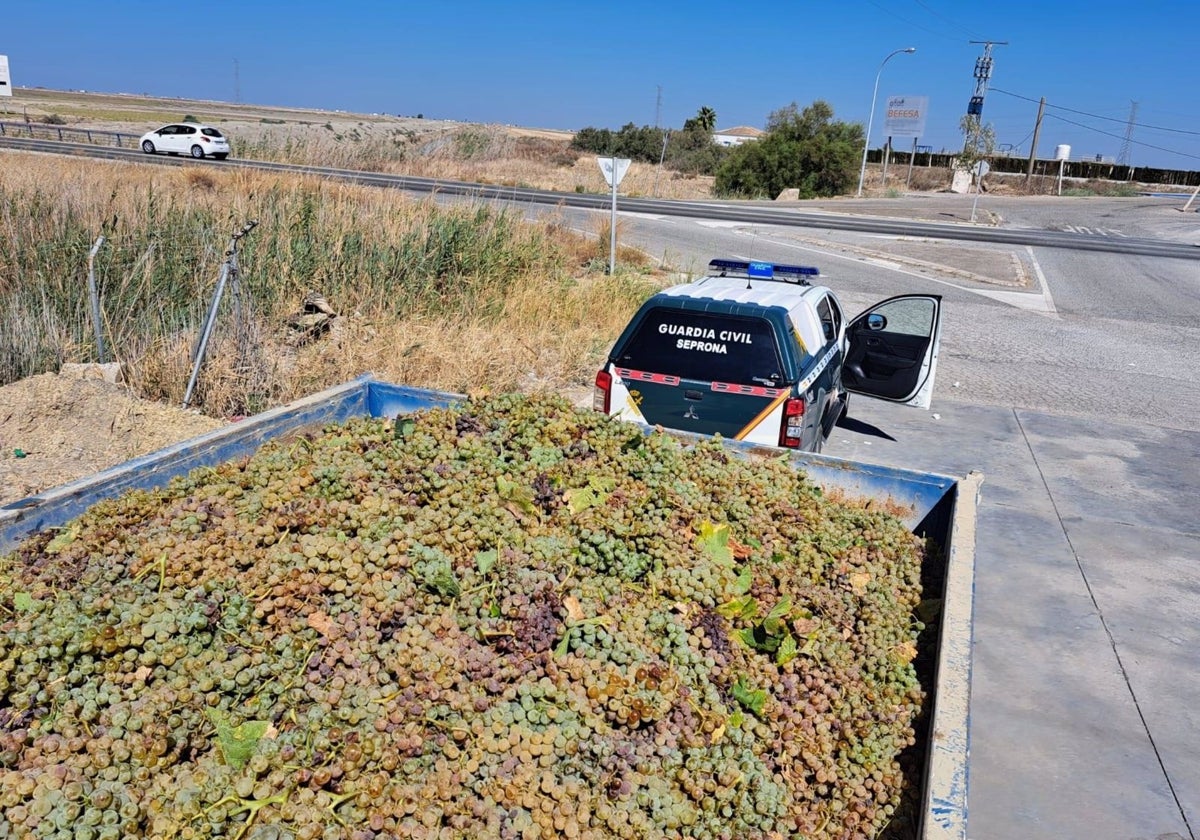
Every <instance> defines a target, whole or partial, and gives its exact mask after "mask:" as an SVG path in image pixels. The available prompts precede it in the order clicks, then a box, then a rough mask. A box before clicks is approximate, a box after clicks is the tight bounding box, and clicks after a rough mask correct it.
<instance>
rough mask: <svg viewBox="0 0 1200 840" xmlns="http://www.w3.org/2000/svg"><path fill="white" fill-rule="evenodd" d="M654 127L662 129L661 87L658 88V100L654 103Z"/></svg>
mask: <svg viewBox="0 0 1200 840" xmlns="http://www.w3.org/2000/svg"><path fill="white" fill-rule="evenodd" d="M654 127H655V128H661V127H662V85H659V86H658V99H656V100H655V102H654Z"/></svg>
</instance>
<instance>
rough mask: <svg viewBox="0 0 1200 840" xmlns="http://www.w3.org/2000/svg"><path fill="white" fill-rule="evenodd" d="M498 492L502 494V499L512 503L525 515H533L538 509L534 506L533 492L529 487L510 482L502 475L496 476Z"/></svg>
mask: <svg viewBox="0 0 1200 840" xmlns="http://www.w3.org/2000/svg"><path fill="white" fill-rule="evenodd" d="M496 491H497V492H498V493H499V494H500V498H501V499H503V500H504V501H506V502H511V503H512V504H514V505H516V507H517V508H519V509H520V510H522V511H524V512H525V513H533V512H534V510H535V509H536V508H535V507H534V504H533V490H532V489H530V488H529V487H522V486H521V485H519V484H517V482H515V481H509V480H508V479H507V478H505V477H504V476H502V475H498V476H496Z"/></svg>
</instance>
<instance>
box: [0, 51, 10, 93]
mask: <svg viewBox="0 0 1200 840" xmlns="http://www.w3.org/2000/svg"><path fill="white" fill-rule="evenodd" d="M0 96H12V80H11V79H9V78H8V56H6V55H0Z"/></svg>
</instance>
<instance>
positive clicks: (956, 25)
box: [913, 0, 979, 38]
mask: <svg viewBox="0 0 1200 840" xmlns="http://www.w3.org/2000/svg"><path fill="white" fill-rule="evenodd" d="M913 2H914V3H916V4H917V5H918V6H920V7H921V8H922V9H924V10H925V11H927V12H929V14H931V15H933V16H934V17H936V18H941V19H942V20H943V21H945V22H946V23H948V24H950V25H951V26H953V27H954V28H956V29H959V30H961V31H962V32H964V33H966V35H968V36H969V37H971V38H978V37H979V36H978V35H977V34H975V33H974V32H972V31H971V30H970V29H967V28H966V27H965V26H963V25H962V24H960V23H958V22H957V21H953V20H951V19H950V18H948V17H946V16H945V15H943V14H942V13H941V12H938V11H937V10H936V9H931V8H929V7H928V6H926V5H925V4H924V3H922V2H921V0H913Z"/></svg>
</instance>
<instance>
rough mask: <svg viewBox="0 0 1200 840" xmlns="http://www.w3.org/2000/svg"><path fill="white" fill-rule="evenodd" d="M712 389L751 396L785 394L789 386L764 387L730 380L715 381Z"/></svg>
mask: <svg viewBox="0 0 1200 840" xmlns="http://www.w3.org/2000/svg"><path fill="white" fill-rule="evenodd" d="M712 389H713V390H714V391H718V392H720V393H722V394H745V395H747V396H751V397H771V398H772V399H774V398H775V397H780V396H783V395H784V394H786V393H787V392H788V389H787V388H764V387H763V386H761V385H734V384H731V383H729V382H714V383H712Z"/></svg>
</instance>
